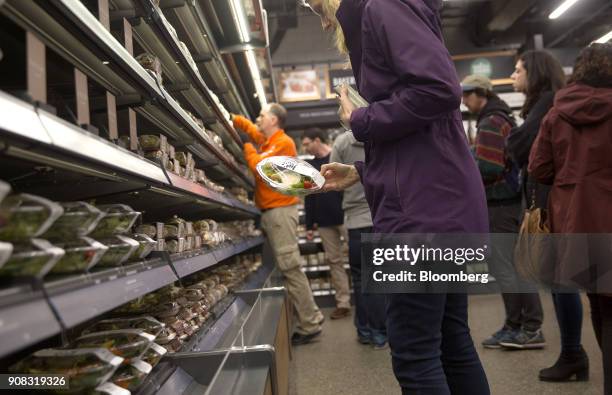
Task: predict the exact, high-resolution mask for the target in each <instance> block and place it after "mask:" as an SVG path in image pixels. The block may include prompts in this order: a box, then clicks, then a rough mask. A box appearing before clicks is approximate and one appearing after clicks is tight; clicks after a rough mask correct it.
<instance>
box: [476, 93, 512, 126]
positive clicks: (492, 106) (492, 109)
mask: <svg viewBox="0 0 612 395" xmlns="http://www.w3.org/2000/svg"><path fill="white" fill-rule="evenodd" d="M492 114H499V115H501V116H503V117H504V118H506V120H507V121H508V122H510V123H512V124H514V123H515V120H514V115H512V109H511V108H510V106H508V104H507V103H506V102H505V101H503V100H502V99H500V98H499V97H492V98H490V99H489V100H488V102H487V105H486V106H485V107H484V108H483V109H482V111H481V112H480V115H479V116H478V122H480V120H481V119H482V118H484V117H486V116H489V115H492Z"/></svg>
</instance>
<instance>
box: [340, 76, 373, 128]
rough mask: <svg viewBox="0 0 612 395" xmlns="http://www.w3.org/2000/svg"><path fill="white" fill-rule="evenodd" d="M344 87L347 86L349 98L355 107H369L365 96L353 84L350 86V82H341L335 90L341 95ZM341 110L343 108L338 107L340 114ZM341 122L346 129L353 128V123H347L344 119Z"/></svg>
mask: <svg viewBox="0 0 612 395" xmlns="http://www.w3.org/2000/svg"><path fill="white" fill-rule="evenodd" d="M344 87H346V88H347V90H348V99H349V101H350V102H351V103H352V104H353V106H355V108H361V107H367V106H368V105H369V104H368V102H367V101H366V100H365V99H364V98H363V97H361V95H360V94H359V92H357V90H356V89H355V88H353V87H352V86H350V85H349V84H340V85H338V86H336V87H335V88H334V90H335V91H336V93H337V94H338V95H340V94H341V92H342V88H344ZM341 110H342V109H341V108H339V109H338V115H340V111H341ZM340 123H341V124H342V126H343V127H344V129H346V130H351V125H349V124H347V123H345V122H344V121H340Z"/></svg>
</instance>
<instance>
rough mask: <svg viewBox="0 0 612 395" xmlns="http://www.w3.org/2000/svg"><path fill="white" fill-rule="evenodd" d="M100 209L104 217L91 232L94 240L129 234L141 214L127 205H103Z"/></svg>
mask: <svg viewBox="0 0 612 395" xmlns="http://www.w3.org/2000/svg"><path fill="white" fill-rule="evenodd" d="M98 209H100V210H101V211H102V212H104V216H103V217H102V218H101V219H100V221H99V222H98V225H97V226H96V228H95V229H94V231H93V232H91V234H90V236H91V237H93V238H100V237H107V236H112V235H117V234H124V233H127V232H128V231H129V230H130V229H131V228H132V226H133V225H134V222H136V220H137V219H138V217H139V216H140V212H138V211H134V210H133V209H132V208H131V207H130V206H127V205H125V204H108V205H101V206H98Z"/></svg>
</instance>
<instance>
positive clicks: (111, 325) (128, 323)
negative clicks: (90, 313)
mask: <svg viewBox="0 0 612 395" xmlns="http://www.w3.org/2000/svg"><path fill="white" fill-rule="evenodd" d="M164 327H165V325H164V324H163V323H162V322H159V321H158V320H156V319H155V318H153V317H151V316H147V315H145V316H140V317H132V318H111V319H106V320H102V321H98V322H97V323H95V324H93V325H92V326H90V327H89V328H87V329H86V330H85V331H83V334H88V333H95V332H100V331H111V330H121V329H142V330H144V331H146V332H147V333H150V334H152V335H153V336H157V335H159V333H160V332H161V331H162V330H163V329H164Z"/></svg>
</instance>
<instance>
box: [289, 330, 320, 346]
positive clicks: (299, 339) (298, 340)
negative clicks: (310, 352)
mask: <svg viewBox="0 0 612 395" xmlns="http://www.w3.org/2000/svg"><path fill="white" fill-rule="evenodd" d="M320 334H321V331H320V330H319V331H317V332H314V333H309V334H306V335H303V334H301V333H299V332H295V333H294V334H293V336H291V344H293V345H294V346H299V345H302V344H307V343H310V342H311V341H312V339H314V338H315V337H317V336H319V335H320Z"/></svg>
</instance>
